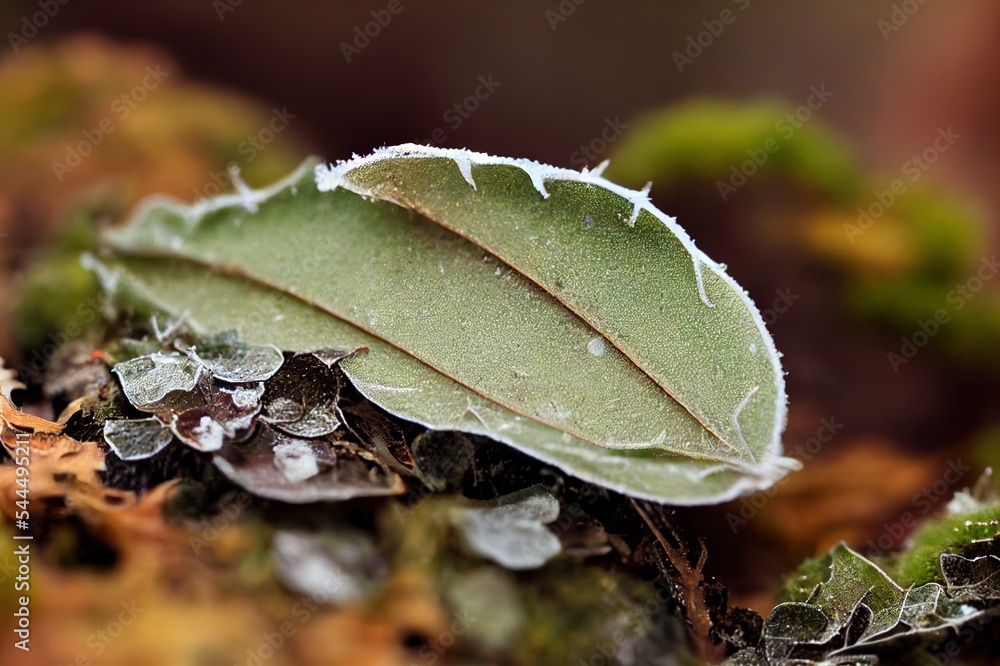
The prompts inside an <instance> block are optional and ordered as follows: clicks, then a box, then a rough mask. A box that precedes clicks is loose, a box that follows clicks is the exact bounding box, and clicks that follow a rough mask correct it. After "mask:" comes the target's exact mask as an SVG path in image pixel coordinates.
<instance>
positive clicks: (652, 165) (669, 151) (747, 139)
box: [592, 99, 861, 200]
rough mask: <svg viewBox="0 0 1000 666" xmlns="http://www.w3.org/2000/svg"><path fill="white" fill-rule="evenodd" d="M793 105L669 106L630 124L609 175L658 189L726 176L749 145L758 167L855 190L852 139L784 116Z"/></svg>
mask: <svg viewBox="0 0 1000 666" xmlns="http://www.w3.org/2000/svg"><path fill="white" fill-rule="evenodd" d="M795 108H796V106H795V105H794V104H792V103H790V102H787V101H780V100H760V101H756V102H751V103H741V102H732V101H727V100H717V99H696V100H692V101H689V102H686V103H684V104H680V105H677V106H672V107H669V108H668V109H666V110H664V111H661V112H658V113H653V114H650V115H649V116H647V117H645V118H642V119H640V120H638V121H636V122H635V123H634V124H633V126H632V127H630V128H629V130H628V132H627V133H626V134H625V136H624V137H623V138H622V140H621V143H620V144H619V146H618V148H617V150H616V151H615V153H614V155H613V156H612V158H611V166H610V167H609V169H608V176H609V177H610V178H611V179H612V180H616V181H619V182H622V183H624V184H628V185H633V186H641V185H642V184H643V183H645V182H646V181H647V180H649V179H650V178H653V179H654V183H655V185H656V186H657V189H660V188H663V187H667V188H669V187H671V186H673V185H674V184H677V183H683V182H690V181H691V180H704V181H710V182H713V183H714V182H715V181H719V180H721V181H723V182H729V179H730V177H731V176H732V169H733V168H734V167H736V168H739V165H740V164H742V163H743V162H745V161H747V160H749V159H751V158H752V155H751V154H749V153H748V150H749V151H751V152H753V153H755V154H756V155H757V161H758V162H763V166H761V167H759V168H760V172H761V174H764V173H765V172H770V173H771V174H775V173H777V174H780V175H781V176H782V177H784V178H787V179H788V180H790V181H792V182H794V183H797V184H798V185H799V186H800V187H802V188H804V189H807V190H818V191H820V192H822V193H824V194H825V195H827V196H829V197H832V198H833V199H835V200H846V199H848V198H850V197H852V196H856V195H857V193H858V191H859V188H860V184H861V183H860V181H859V179H858V177H857V173H858V169H857V167H856V159H855V157H854V154H853V152H852V151H851V149H849V148H845V146H846V145H849V144H847V143H846V142H845V141H844V140H843V139H842V138H840V137H839V136H838V135H836V134H835V133H834V132H833V131H831V130H830V129H829V128H828V127H826V126H824V125H822V123H820V122H818V121H817V120H816V119H812V120H810V121H809V122H808V123H798V122H797V121H794V118H793V119H792V121H789V120H788V119H787V118H786V116H788V115H789V114H794V111H795ZM796 125H798V127H796ZM765 157H766V161H763V160H764V159H765ZM592 166H593V165H592ZM756 168H757V167H755V169H756ZM754 177H758V176H754ZM713 189H714V188H713Z"/></svg>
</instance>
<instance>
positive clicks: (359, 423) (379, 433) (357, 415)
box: [341, 400, 413, 474]
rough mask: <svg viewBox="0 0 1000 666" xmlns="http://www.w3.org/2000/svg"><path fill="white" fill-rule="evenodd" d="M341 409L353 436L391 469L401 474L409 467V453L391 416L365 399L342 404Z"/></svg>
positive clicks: (410, 461) (406, 472) (411, 462)
mask: <svg viewBox="0 0 1000 666" xmlns="http://www.w3.org/2000/svg"><path fill="white" fill-rule="evenodd" d="M341 413H342V414H343V415H344V420H345V421H346V423H347V426H348V427H349V428H350V429H351V432H352V433H353V434H354V436H355V437H357V438H358V440H359V441H360V442H362V443H363V444H365V445H367V446H368V447H369V448H370V449H371V450H372V451H375V452H376V453H378V454H379V455H380V456H381V458H382V460H385V461H386V462H387V463H388V464H389V465H390V466H392V468H393V469H395V470H396V471H397V472H400V473H402V474H409V473H411V472H412V471H413V454H412V452H411V451H410V447H409V446H408V445H407V443H406V437H405V435H404V434H403V431H402V429H401V428H400V427H399V425H397V424H396V423H395V422H394V421H393V420H392V419H390V418H387V417H386V416H385V415H384V414H382V412H380V411H378V410H377V409H375V407H373V406H372V404H371V403H370V402H368V401H367V400H362V401H360V402H353V403H348V404H344V405H342V406H341Z"/></svg>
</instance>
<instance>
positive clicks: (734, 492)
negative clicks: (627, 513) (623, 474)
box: [342, 365, 802, 506]
mask: <svg viewBox="0 0 1000 666" xmlns="http://www.w3.org/2000/svg"><path fill="white" fill-rule="evenodd" d="M342 369H343V370H344V374H345V375H346V376H347V378H348V380H350V382H351V384H353V385H354V388H356V389H357V390H358V392H359V393H361V395H363V396H365V397H366V398H368V399H369V400H373V401H377V396H376V394H377V391H370V390H369V389H371V387H372V385H371V384H369V383H367V382H365V381H364V380H363V379H360V378H356V377H355V375H354V372H353V370H352V369H351V368H350V366H349V365H348V366H344V367H343V368H342ZM386 388H388V387H386V386H381V385H379V386H378V389H380V390H385V389H386ZM381 406H382V408H383V409H385V410H386V411H387V412H389V413H390V414H394V415H395V416H398V417H400V418H404V419H406V420H408V421H412V422H414V423H418V424H419V425H422V426H424V427H426V428H430V429H432V430H460V431H462V432H466V433H469V434H471V435H485V436H487V437H489V438H491V439H494V440H496V441H498V442H501V443H503V444H506V445H508V446H510V447H511V448H514V449H517V450H518V451H521V452H523V453H525V454H527V455H529V456H531V457H532V458H535V459H536V460H540V461H542V462H544V463H547V464H549V465H552V466H553V467H557V468H559V469H562V470H567V473H568V474H570V475H571V476H574V477H576V478H578V479H580V480H582V481H586V482H588V483H593V484H595V485H598V486H601V487H603V488H607V489H609V490H612V491H614V492H617V493H621V494H623V495H627V496H629V497H634V498H636V499H642V500H649V501H652V502H662V503H668V504H672V505H675V506H685V505H687V506H700V505H706V504H718V503H722V502H727V501H729V500H732V499H736V498H738V497H741V496H743V495H749V494H752V493H755V492H759V491H762V490H767V489H768V488H771V487H772V486H773V485H774V484H775V483H776V482H777V481H778V480H779V479H781V478H782V477H783V476H785V475H786V474H787V473H788V472H789V471H795V470H798V469H801V468H802V464H801V463H800V462H799V461H797V460H795V459H794V458H786V457H784V456H780V455H775V456H772V457H770V458H767V459H766V460H765V461H764V462H763V464H758V465H748V464H746V463H742V462H740V461H726V462H720V461H715V460H706V461H705V467H703V468H701V469H697V468H694V467H693V465H696V464H697V463H698V460H697V459H695V458H690V459H688V460H684V461H681V462H678V463H677V464H676V465H669V466H670V467H672V468H674V469H676V470H677V472H678V473H680V474H683V475H685V476H689V477H691V478H695V479H705V478H707V477H710V476H712V475H714V474H723V473H726V472H736V473H738V474H739V475H740V476H739V477H738V478H737V479H736V480H735V481H734V482H732V483H731V484H729V485H727V486H726V487H725V489H724V490H722V491H720V492H718V493H715V494H707V495H700V496H698V497H697V498H695V499H694V500H688V501H685V500H684V498H680V497H670V496H668V495H667V494H666V493H664V492H662V491H661V490H657V489H654V488H642V487H640V486H639V484H633V485H627V484H621V483H614V482H611V481H608V479H606V478H604V477H602V476H600V475H599V474H592V473H590V472H589V471H586V470H582V469H580V468H578V467H574V468H572V470H571V471H569V470H568V468H567V463H566V461H564V460H561V459H559V458H558V457H557V456H554V455H551V454H550V453H549V451H548V448H549V447H551V446H552V445H553V444H554V443H555V441H556V440H555V437H559V438H564V437H565V436H566V433H564V432H563V431H556V429H554V428H552V430H553V439H552V440H550V441H549V443H548V444H546V445H545V446H544V447H543V448H537V447H524V446H522V445H521V443H520V441H519V438H518V437H511V436H509V435H507V434H505V433H504V432H503V430H499V429H494V428H491V427H489V425H487V423H486V421H485V419H483V417H482V416H481V415H480V414H479V413H478V411H476V409H475V408H474V407H473V406H472V404H471V402H470V404H469V406H468V407H467V408H466V413H470V414H472V415H473V416H474V417H475V418H474V419H473V420H469V421H466V422H465V423H466V424H467V425H466V424H463V425H462V426H457V425H456V423H455V422H442V423H439V422H436V421H433V420H428V419H420V418H416V417H415V416H414V415H413V414H410V413H400V412H398V411H397V410H396V409H394V406H393V405H388V404H382V405H381ZM539 425H540V426H542V427H545V428H547V429H548V428H551V426H546V425H545V424H539ZM557 432H558V434H556V433H557ZM569 437H570V441H568V442H566V441H562V442H560V444H559V445H568V446H571V447H572V448H573V450H574V456H576V457H577V458H580V459H584V460H590V461H592V462H594V461H596V462H601V463H604V464H608V463H610V462H611V461H610V460H609V458H608V457H607V455H606V454H603V453H600V452H598V451H592V450H588V448H589V447H592V448H594V449H596V448H598V447H596V446H595V445H594V444H591V443H589V442H584V441H583V440H578V439H577V438H576V437H573V436H572V435H570V436H569ZM606 450H607V451H614V449H606ZM627 462H628V459H622V463H623V464H626V463H627ZM661 464H663V463H661Z"/></svg>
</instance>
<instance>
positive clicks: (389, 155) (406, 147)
mask: <svg viewBox="0 0 1000 666" xmlns="http://www.w3.org/2000/svg"><path fill="white" fill-rule="evenodd" d="M435 157H436V158H445V159H450V160H453V161H454V162H455V163H456V164H457V165H458V167H459V170H460V171H461V172H462V176H463V178H465V180H466V181H467V182H469V184H470V186H472V187H473V188H475V183H474V180H473V178H472V169H471V165H477V166H493V165H507V166H513V167H517V168H519V169H521V170H522V171H524V172H525V173H526V174H527V175H528V177H529V178H530V179H531V182H532V184H533V185H534V186H535V189H536V190H538V193H539V194H541V195H542V197H543V198H546V199H547V198H548V197H549V193H548V191H547V190H546V189H545V182H547V181H554V180H560V181H574V182H580V183H587V184H589V185H593V186H595V187H600V188H602V189H604V190H607V191H608V192H611V193H612V194H617V195H618V196H620V197H622V198H624V199H625V200H626V201H628V202H629V203H631V204H632V216H631V218H630V220H629V225H630V226H632V225H634V224H635V221H636V220H637V219H638V217H639V214H640V213H641V212H642V211H646V212H648V213H649V214H650V215H652V216H653V217H655V218H656V219H657V220H659V221H660V222H662V223H663V225H664V226H666V227H667V229H668V230H670V232H671V233H673V234H674V236H676V237H677V239H678V240H679V241H680V242H681V245H682V246H683V247H684V249H686V250H687V251H688V253H689V254H690V255H691V261H692V263H693V264H694V274H695V280H696V281H697V284H698V296H699V297H700V298H701V300H702V302H703V303H705V305H706V306H708V307H714V304H713V303H712V302H711V300H710V299H709V297H708V293H707V292H706V290H705V283H704V280H703V277H702V270H703V267H706V266H707V267H708V269H709V270H711V271H712V272H713V273H715V274H716V275H717V276H719V277H720V278H721V279H722V280H723V281H724V282H725V283H726V284H728V285H729V286H730V287H731V288H732V289H733V291H735V292H736V293H737V294H738V295H739V297H740V298H741V299H742V300H743V302H744V303H745V304H746V306H747V307H748V309H749V310H750V314H751V316H752V317H753V321H754V323H755V324H756V325H757V329H758V331H759V332H760V335H761V339H762V340H763V341H764V346H765V348H766V349H767V351H768V357H769V358H770V360H771V365H772V370H773V374H774V378H775V388H776V389H777V396H778V400H779V401H781V403H782V404H780V405H777V409H775V411H774V426H773V430H772V432H773V436H772V438H771V441H770V442H769V443H768V445H767V448H766V453H769V454H771V457H772V459H774V461H775V462H774V463H773V464H775V465H776V467H781V468H782V469H785V470H788V469H797V466H798V462H797V461H795V460H792V459H790V458H783V457H782V456H781V453H782V445H781V433H782V432H783V431H784V429H785V420H786V418H787V396H786V395H785V375H784V372H783V371H782V369H781V363H780V361H779V356H778V350H777V348H776V347H775V346H774V340H773V339H772V338H771V335H770V334H769V333H768V332H767V327H766V326H765V325H764V319H763V317H762V316H761V314H760V310H758V309H757V306H756V305H755V304H754V302H753V301H752V300H751V299H750V297H749V295H748V294H747V292H746V290H744V289H743V287H741V286H740V285H739V284H738V283H737V282H736V281H735V280H733V278H731V277H730V276H729V274H727V273H726V272H725V271H724V270H723V269H722V268H721V267H720V266H719V265H718V264H716V263H715V262H714V261H712V259H710V258H709V257H708V256H707V255H705V254H704V253H703V252H702V251H701V250H699V249H698V248H697V247H696V246H695V244H694V241H693V240H691V237H690V236H688V234H687V232H686V231H685V230H684V229H683V228H681V227H680V225H678V224H677V220H676V219H675V218H673V217H671V216H669V215H667V214H665V213H664V212H663V211H661V210H660V209H659V208H657V207H656V206H654V205H653V204H652V202H651V201H650V200H649V188H650V185H651V184H647V185H646V187H644V188H643V189H642V190H639V191H636V190H632V189H629V188H627V187H623V186H621V185H618V184H617V183H613V182H611V181H610V180H607V179H606V178H604V177H603V176H602V175H601V174H602V173H603V172H604V169H605V168H606V167H607V161H606V160H605V161H604V162H602V163H601V164H599V165H598V166H597V167H596V168H594V169H592V170H589V171H588V170H587V169H584V170H583V171H574V170H573V169H565V168H562V167H556V166H551V165H548V164H541V163H539V162H536V161H534V160H529V159H523V158H513V157H496V156H493V155H489V154H487V153H479V152H475V151H470V150H463V149H459V148H439V147H436V146H422V145H419V144H415V143H404V144H401V145H399V146H389V147H384V148H378V149H376V150H375V151H374V152H372V153H371V154H370V155H366V156H359V155H354V156H353V157H352V158H351V159H349V160H342V161H339V162H338V163H337V164H336V165H326V164H319V165H317V166H316V169H315V178H316V187H317V188H318V189H319V190H320V191H321V192H326V191H333V190H335V189H337V188H338V187H344V188H345V189H348V190H350V191H352V192H354V193H355V194H360V195H364V196H372V197H376V198H378V197H377V195H376V194H375V193H373V192H371V191H370V190H368V189H367V188H364V187H362V186H360V185H358V184H357V183H355V182H353V181H351V180H350V179H349V172H351V171H353V170H354V169H357V168H359V167H363V166H367V165H371V164H376V163H378V162H382V161H387V160H399V159H413V158H435ZM465 169H468V175H466V171H465ZM749 399H750V397H749V396H748V397H747V399H746V400H745V401H744V403H746V402H748V401H749ZM745 406H746V404H743V405H741V407H740V409H741V410H742V408H743V407H745ZM758 472H759V473H763V472H764V470H758ZM734 497H735V495H734Z"/></svg>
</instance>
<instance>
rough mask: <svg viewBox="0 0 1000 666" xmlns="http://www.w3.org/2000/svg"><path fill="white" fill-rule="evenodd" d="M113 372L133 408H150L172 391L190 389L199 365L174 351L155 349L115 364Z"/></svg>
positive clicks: (194, 384) (194, 382)
mask: <svg viewBox="0 0 1000 666" xmlns="http://www.w3.org/2000/svg"><path fill="white" fill-rule="evenodd" d="M113 371H114V373H115V374H116V375H118V379H119V380H121V383H122V390H123V391H124V392H125V397H127V398H128V400H129V402H131V403H132V404H133V405H135V407H136V408H137V409H141V410H143V411H151V408H152V407H153V406H154V405H156V404H157V403H159V402H160V401H162V400H163V399H164V398H165V397H167V394H168V393H171V392H173V391H182V392H190V391H193V390H194V387H195V386H196V385H197V384H198V377H200V376H201V372H202V366H201V364H200V363H198V362H197V361H195V360H193V359H190V358H188V357H187V356H182V355H181V354H178V353H176V352H175V353H171V354H163V353H160V352H156V353H154V354H149V355H147V356H140V357H139V358H134V359H131V360H129V361H125V362H124V363H119V364H118V365H116V366H115V367H114V368H113Z"/></svg>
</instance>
